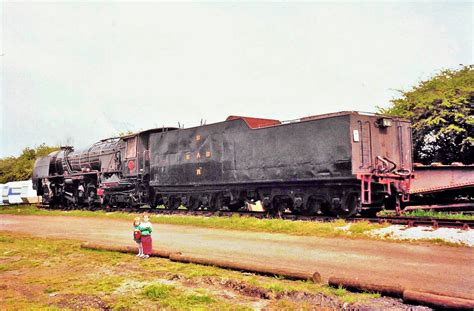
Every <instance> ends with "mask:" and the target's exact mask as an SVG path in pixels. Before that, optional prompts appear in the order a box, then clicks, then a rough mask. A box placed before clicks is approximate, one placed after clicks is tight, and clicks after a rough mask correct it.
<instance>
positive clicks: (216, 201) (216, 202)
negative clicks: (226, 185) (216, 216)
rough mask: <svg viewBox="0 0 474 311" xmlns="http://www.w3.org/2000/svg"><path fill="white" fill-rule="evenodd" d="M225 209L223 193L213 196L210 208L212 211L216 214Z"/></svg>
mask: <svg viewBox="0 0 474 311" xmlns="http://www.w3.org/2000/svg"><path fill="white" fill-rule="evenodd" d="M222 207H224V196H223V195H222V193H216V194H214V195H213V196H212V199H211V202H210V204H209V206H208V209H209V210H210V211H213V212H216V211H219V210H221V209H222Z"/></svg>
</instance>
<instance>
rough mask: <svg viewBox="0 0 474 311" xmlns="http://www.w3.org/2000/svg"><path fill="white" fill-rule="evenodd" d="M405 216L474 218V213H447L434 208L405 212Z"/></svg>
mask: <svg viewBox="0 0 474 311" xmlns="http://www.w3.org/2000/svg"><path fill="white" fill-rule="evenodd" d="M403 216H408V217H429V218H439V219H463V220H474V215H464V214H462V213H446V212H437V211H433V210H415V211H410V212H406V213H403Z"/></svg>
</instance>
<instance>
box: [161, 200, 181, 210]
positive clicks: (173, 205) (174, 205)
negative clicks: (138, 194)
mask: <svg viewBox="0 0 474 311" xmlns="http://www.w3.org/2000/svg"><path fill="white" fill-rule="evenodd" d="M180 204H181V201H180V200H179V199H178V198H175V197H170V198H169V199H168V202H167V203H166V204H164V206H165V208H166V209H169V210H177V209H178V208H179V205H180Z"/></svg>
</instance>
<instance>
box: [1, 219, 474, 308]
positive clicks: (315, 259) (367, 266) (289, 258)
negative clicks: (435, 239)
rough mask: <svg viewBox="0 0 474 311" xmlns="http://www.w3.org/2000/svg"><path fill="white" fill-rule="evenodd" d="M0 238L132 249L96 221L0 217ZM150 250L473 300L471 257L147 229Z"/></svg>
mask: <svg viewBox="0 0 474 311" xmlns="http://www.w3.org/2000/svg"><path fill="white" fill-rule="evenodd" d="M0 231H13V232H21V233H27V234H32V235H36V236H41V237H57V238H62V239H76V240H84V241H90V242H101V243H110V244H115V245H135V244H134V242H133V240H132V224H131V223H129V222H128V221H124V220H117V219H104V218H85V217H66V216H16V215H1V216H0ZM153 239H154V245H153V248H155V249H165V250H170V251H180V252H182V253H183V254H192V255H195V256H202V257H211V258H216V259H227V260H229V259H231V260H236V261H239V262H243V263H252V264H255V265H262V266H276V267H287V268H288V269H290V270H294V271H299V272H311V273H312V272H314V271H318V272H319V273H320V274H321V275H322V277H323V279H327V278H329V277H331V276H337V277H350V278H359V279H360V280H363V281H367V282H373V283H381V284H400V285H402V286H405V287H406V288H410V289H420V290H425V291H432V292H437V293H443V294H449V295H453V296H458V297H464V298H470V299H474V265H473V259H474V249H473V248H468V247H448V246H436V245H429V244H420V245H413V244H409V243H394V242H383V241H374V240H350V239H344V238H318V237H300V236H290V235H285V234H271V233H258V232H243V231H232V230H220V229H206V228H197V227H191V226H177V225H162V224H159V225H158V224H155V225H154V233H153Z"/></svg>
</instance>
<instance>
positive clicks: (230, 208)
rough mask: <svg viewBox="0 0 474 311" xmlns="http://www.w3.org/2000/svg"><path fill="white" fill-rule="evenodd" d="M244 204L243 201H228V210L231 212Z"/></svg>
mask: <svg viewBox="0 0 474 311" xmlns="http://www.w3.org/2000/svg"><path fill="white" fill-rule="evenodd" d="M244 205H245V202H244V201H237V202H235V203H229V206H228V208H229V210H230V211H231V212H237V211H238V210H240V209H241V208H242V207H244Z"/></svg>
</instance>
